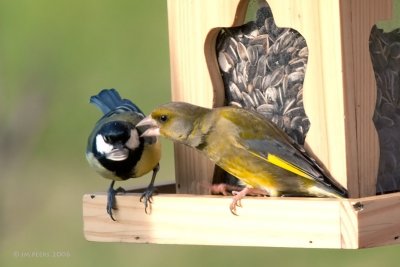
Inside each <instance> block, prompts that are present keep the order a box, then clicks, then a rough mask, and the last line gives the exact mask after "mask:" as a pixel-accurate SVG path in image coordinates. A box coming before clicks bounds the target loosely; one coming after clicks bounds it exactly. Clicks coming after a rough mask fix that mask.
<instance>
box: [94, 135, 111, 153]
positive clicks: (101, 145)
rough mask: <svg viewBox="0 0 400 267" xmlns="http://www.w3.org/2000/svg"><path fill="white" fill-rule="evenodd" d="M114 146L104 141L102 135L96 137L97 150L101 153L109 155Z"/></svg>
mask: <svg viewBox="0 0 400 267" xmlns="http://www.w3.org/2000/svg"><path fill="white" fill-rule="evenodd" d="M113 148H114V147H113V146H112V145H110V144H107V143H106V141H104V138H103V136H102V135H101V134H98V135H97V136H96V149H97V151H98V152H99V153H101V154H108V153H110V152H111V151H112V150H113Z"/></svg>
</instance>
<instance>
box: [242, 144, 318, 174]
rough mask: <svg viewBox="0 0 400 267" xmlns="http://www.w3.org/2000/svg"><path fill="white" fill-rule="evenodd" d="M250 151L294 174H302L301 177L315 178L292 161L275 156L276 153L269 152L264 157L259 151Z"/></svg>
mask: <svg viewBox="0 0 400 267" xmlns="http://www.w3.org/2000/svg"><path fill="white" fill-rule="evenodd" d="M249 152H250V153H251V154H253V155H254V156H256V157H258V158H260V159H263V160H266V161H268V162H269V163H271V164H274V165H276V166H278V167H280V168H283V169H285V170H287V171H290V172H292V173H294V174H297V175H298V176H301V177H304V178H307V179H314V178H313V177H311V176H310V175H309V174H308V173H306V172H304V171H303V170H302V169H300V168H299V167H297V166H295V165H293V164H291V163H290V162H288V161H286V160H284V159H282V158H280V157H278V156H275V155H273V154H270V153H269V154H268V155H267V157H266V158H265V157H262V156H260V155H258V154H257V153H254V152H252V151H249Z"/></svg>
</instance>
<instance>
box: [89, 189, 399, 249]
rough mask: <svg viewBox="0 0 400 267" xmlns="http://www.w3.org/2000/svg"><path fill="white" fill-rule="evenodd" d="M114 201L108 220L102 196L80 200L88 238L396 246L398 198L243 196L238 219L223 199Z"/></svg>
mask: <svg viewBox="0 0 400 267" xmlns="http://www.w3.org/2000/svg"><path fill="white" fill-rule="evenodd" d="M163 188H164V189H165V188H166V189H168V190H169V191H170V190H171V186H169V187H165V186H164V187H163ZM163 188H161V189H160V191H162V189H163ZM116 199H117V205H118V210H116V211H114V217H115V219H116V221H112V220H111V218H110V217H109V215H108V214H107V212H106V208H105V207H106V202H107V195H106V194H105V193H93V194H86V195H84V197H83V220H84V235H85V238H86V239H87V240H89V241H97V242H129V243H155V244H182V245H183V244H185V245H220V246H265V247H302V248H336V249H340V248H342V249H358V248H369V247H376V246H383V245H392V244H400V193H394V194H386V195H381V196H374V197H366V198H359V199H343V200H338V199H328V198H326V199H322V198H269V197H246V198H244V199H243V200H242V205H243V207H242V208H238V216H235V215H233V214H232V213H231V212H230V210H229V204H230V203H231V201H232V197H229V196H211V195H186V194H172V193H162V194H159V195H156V196H154V197H153V204H152V206H151V207H152V209H151V214H146V213H145V212H144V206H143V203H141V202H140V201H139V199H140V194H136V193H133V194H126V195H117V196H116Z"/></svg>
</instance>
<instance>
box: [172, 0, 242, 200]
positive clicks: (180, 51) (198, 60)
mask: <svg viewBox="0 0 400 267" xmlns="http://www.w3.org/2000/svg"><path fill="white" fill-rule="evenodd" d="M242 2H243V3H242V4H240V5H239V3H240V1H239V0H218V1H215V0H201V1H187V0H169V1H168V28H169V47H170V58H171V60H170V62H171V88H172V100H174V101H185V102H189V103H192V104H196V105H200V106H204V107H213V106H216V105H222V103H223V101H222V100H223V98H224V94H223V92H224V90H223V87H221V86H222V81H221V79H220V78H219V80H220V87H219V88H214V89H215V90H214V89H213V83H212V81H211V78H210V76H209V72H208V69H207V62H206V58H205V54H204V49H205V43H206V39H207V36H208V34H209V33H210V31H212V30H213V29H214V28H216V27H217V28H219V27H231V26H232V25H233V22H234V21H235V16H236V14H240V16H239V17H238V18H237V20H238V21H243V20H242V19H241V18H240V17H242V18H243V17H244V15H245V11H246V5H244V1H242ZM211 43H212V42H209V43H208V44H211ZM214 44H215V40H214ZM207 48H208V49H207V50H212V49H213V47H212V46H207ZM214 50H215V48H214ZM214 53H215V52H214ZM214 60H215V61H216V58H215V59H214ZM215 66H216V65H215ZM216 70H217V72H215V75H219V74H218V68H217V69H216ZM214 81H215V80H214ZM216 82H217V83H218V79H216ZM221 88H222V90H220V89H221ZM221 101H222V102H221ZM213 173H214V165H213V164H212V163H211V161H209V160H208V159H207V158H206V157H204V156H203V155H201V154H200V153H198V152H197V151H195V150H194V149H191V148H188V147H184V146H183V145H180V144H175V174H176V181H177V191H178V193H192V194H207V193H209V185H210V184H211V182H212V177H213Z"/></svg>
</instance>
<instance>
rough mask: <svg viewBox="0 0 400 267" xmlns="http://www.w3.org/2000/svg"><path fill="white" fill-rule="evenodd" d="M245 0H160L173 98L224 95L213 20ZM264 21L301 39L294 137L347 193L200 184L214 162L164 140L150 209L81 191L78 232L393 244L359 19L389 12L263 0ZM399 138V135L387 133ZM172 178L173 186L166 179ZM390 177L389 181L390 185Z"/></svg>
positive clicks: (137, 237) (362, 5)
mask: <svg viewBox="0 0 400 267" xmlns="http://www.w3.org/2000/svg"><path fill="white" fill-rule="evenodd" d="M248 3H249V1H248V0H193V1H187V0H169V1H168V15H169V16H168V26H169V44H170V45H169V46H170V57H171V87H172V88H171V91H172V100H173V101H185V102H189V103H192V104H197V105H200V106H205V107H217V106H221V105H223V104H224V103H225V102H224V99H225V98H224V86H223V82H222V79H221V74H220V72H219V68H218V62H217V56H216V52H215V44H216V38H217V35H218V32H219V31H220V30H221V28H223V27H234V26H240V25H243V22H244V19H245V14H246V8H247V5H248ZM268 4H269V6H270V7H271V10H272V13H273V14H274V18H275V22H276V25H278V26H280V27H290V28H292V29H296V30H297V31H298V32H299V33H301V34H302V36H304V38H305V40H306V41H307V45H308V50H309V58H308V63H307V70H306V74H305V79H304V85H303V89H304V93H303V95H304V96H303V97H304V98H303V99H304V110H305V111H306V113H307V116H308V117H309V120H310V123H311V127H310V130H309V132H308V133H307V137H306V140H305V142H306V145H305V147H306V149H307V150H308V152H309V153H310V154H312V155H313V156H314V157H315V158H316V159H318V161H319V162H320V163H321V165H322V166H324V168H325V169H326V170H327V171H328V172H329V173H330V174H331V176H332V177H334V178H335V179H336V180H337V181H338V182H339V183H340V184H341V185H343V186H344V187H346V188H347V190H348V192H349V195H350V198H349V199H321V198H289V197H288V198H268V197H246V198H244V199H243V200H242V205H243V207H242V208H238V216H235V215H233V214H232V213H231V212H230V210H229V204H230V203H231V201H232V197H225V196H211V195H209V192H208V190H207V189H206V190H204V188H205V187H204V185H205V184H206V185H207V184H211V183H212V181H213V175H214V172H215V170H214V165H213V164H212V163H211V162H210V161H209V160H208V159H206V158H205V157H204V156H203V155H201V154H199V153H197V152H196V151H195V150H194V149H190V148H187V147H184V146H181V145H175V164H176V166H175V174H176V186H175V184H174V185H169V186H161V187H160V188H159V194H158V195H156V196H154V197H153V204H152V210H151V214H150V215H148V214H146V213H145V211H144V206H143V203H141V202H140V201H139V198H140V194H136V193H129V194H125V195H117V196H116V200H117V207H118V210H116V211H115V212H114V216H115V218H116V220H117V221H112V220H111V219H110V217H109V215H108V214H107V213H106V194H105V193H93V194H86V195H84V197H83V223H84V235H85V238H86V239H87V240H90V241H98V242H131V243H157V244H192V245H223V246H268V247H303V248H344V249H358V248H368V247H376V246H383V245H392V244H400V193H391V194H384V195H378V196H376V192H377V191H376V185H377V174H378V167H379V158H380V156H379V153H380V150H379V140H378V134H377V132H376V128H375V126H374V123H373V121H372V117H373V114H374V110H375V105H376V99H377V98H376V95H377V88H376V80H375V78H374V72H373V68H372V64H371V58H370V53H369V46H368V44H369V37H370V32H371V28H372V26H373V25H375V23H376V22H378V21H382V20H387V19H390V17H391V15H392V14H391V13H392V1H391V0H332V1H325V0H323V1H322V0H285V1H281V0H268ZM399 138H400V135H399ZM175 188H176V189H175ZM399 190H400V188H395V189H393V191H399Z"/></svg>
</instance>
